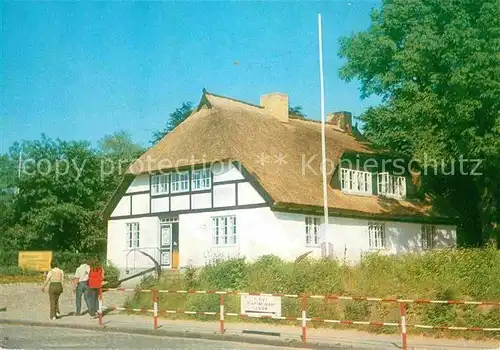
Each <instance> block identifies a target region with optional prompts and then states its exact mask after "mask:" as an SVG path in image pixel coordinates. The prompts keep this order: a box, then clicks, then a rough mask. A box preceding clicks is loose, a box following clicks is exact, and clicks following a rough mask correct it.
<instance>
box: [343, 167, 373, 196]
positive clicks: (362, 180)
mask: <svg viewBox="0 0 500 350" xmlns="http://www.w3.org/2000/svg"><path fill="white" fill-rule="evenodd" d="M340 186H341V188H342V191H344V192H347V193H354V194H364V195H371V194H372V173H370V172H368V171H361V170H353V169H342V171H341V173H340Z"/></svg>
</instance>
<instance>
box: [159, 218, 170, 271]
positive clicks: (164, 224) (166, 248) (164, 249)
mask: <svg viewBox="0 0 500 350" xmlns="http://www.w3.org/2000/svg"><path fill="white" fill-rule="evenodd" d="M165 227H168V228H169V230H170V244H169V245H163V233H162V230H163V228H165ZM172 231H173V225H172V223H171V222H161V223H160V233H159V236H160V237H159V243H160V244H159V249H160V265H161V267H170V268H171V267H172ZM165 252H168V253H169V261H168V262H167V263H165V261H164V260H163V253H165Z"/></svg>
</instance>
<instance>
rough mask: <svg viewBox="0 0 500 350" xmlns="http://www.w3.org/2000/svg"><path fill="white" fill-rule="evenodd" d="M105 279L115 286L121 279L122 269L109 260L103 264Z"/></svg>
mask: <svg viewBox="0 0 500 350" xmlns="http://www.w3.org/2000/svg"><path fill="white" fill-rule="evenodd" d="M103 269H104V279H105V281H106V283H107V284H108V285H110V286H114V285H116V284H117V282H118V281H119V280H120V270H119V269H118V267H116V266H115V265H114V264H113V263H112V262H110V261H108V262H106V264H105V265H104V266H103Z"/></svg>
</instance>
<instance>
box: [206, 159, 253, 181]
mask: <svg viewBox="0 0 500 350" xmlns="http://www.w3.org/2000/svg"><path fill="white" fill-rule="evenodd" d="M210 169H211V170H212V174H213V179H214V180H213V182H226V181H235V180H244V179H245V177H244V176H243V174H242V173H241V171H240V170H239V169H237V168H236V167H235V166H234V164H233V163H231V162H217V163H213V164H212V166H211V167H210Z"/></svg>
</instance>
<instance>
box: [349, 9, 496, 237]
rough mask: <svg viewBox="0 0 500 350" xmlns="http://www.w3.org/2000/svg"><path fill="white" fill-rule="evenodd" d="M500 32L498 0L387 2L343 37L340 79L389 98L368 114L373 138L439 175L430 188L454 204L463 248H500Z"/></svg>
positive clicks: (427, 179)
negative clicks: (492, 242)
mask: <svg viewBox="0 0 500 350" xmlns="http://www.w3.org/2000/svg"><path fill="white" fill-rule="evenodd" d="M499 27H500V2H498V1H497V0H484V1H475V0H465V1H451V0H414V1H392V0H384V1H382V6H381V8H380V9H378V10H374V11H373V13H372V21H371V26H370V27H369V28H368V30H366V31H363V32H360V33H356V34H354V35H352V36H350V37H345V38H342V39H341V49H340V55H341V57H343V58H346V59H347V62H346V64H345V65H344V66H343V67H342V69H341V71H340V75H341V77H342V78H343V79H345V80H347V81H351V80H353V79H357V80H359V81H360V82H361V95H362V97H368V96H370V95H373V94H375V95H378V96H380V97H382V101H383V102H382V104H381V105H379V106H376V107H373V108H370V109H368V111H366V112H365V113H364V114H363V115H362V116H361V119H362V120H363V121H364V129H365V136H368V137H369V138H370V139H371V140H372V141H374V142H375V143H376V145H377V146H379V147H381V148H385V149H390V150H392V151H393V152H394V153H397V154H403V155H406V156H410V157H414V158H415V159H417V160H419V161H420V163H421V167H422V169H423V170H424V171H430V173H427V174H425V173H424V174H423V175H424V179H423V188H422V191H423V192H428V193H430V194H431V195H432V196H433V198H434V205H435V206H436V207H437V208H439V206H440V205H441V204H442V203H451V205H452V206H453V209H454V210H455V211H456V212H457V213H458V215H459V216H460V225H459V226H460V227H459V228H460V233H461V234H460V236H459V241H460V243H461V244H468V245H476V244H480V245H484V244H485V243H486V242H487V241H488V239H489V238H492V237H495V236H496V237H497V244H498V246H499V247H500V227H499V226H498V223H499V222H500V185H499V181H497V179H498V173H499V172H500V99H499V98H498V96H500V79H499V77H500V56H499V55H498V52H499V51H500V31H499V30H498V28H499ZM461 157H462V158H463V159H465V160H467V161H466V162H463V163H460V159H461ZM474 159H482V160H483V161H482V163H481V165H480V167H479V168H478V169H476V170H475V173H476V174H478V175H480V176H471V175H468V174H470V173H471V172H472V171H473V170H474V167H475V162H473V161H471V160H474ZM435 162H437V163H435ZM453 162H455V163H453ZM435 164H437V167H436V165H435ZM441 164H443V165H444V166H445V169H441ZM453 164H454V166H455V171H454V173H455V175H446V173H445V171H446V172H447V173H448V172H449V171H450V169H451V167H452V166H453ZM462 165H463V171H462V170H460V168H459V167H460V166H462ZM461 172H463V173H464V174H462V173H461Z"/></svg>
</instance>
